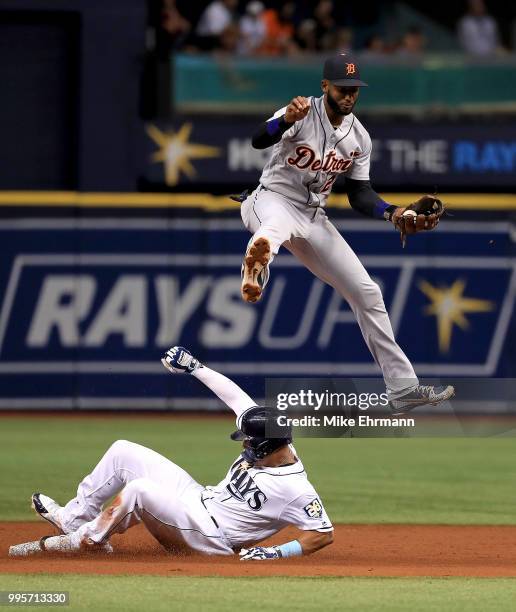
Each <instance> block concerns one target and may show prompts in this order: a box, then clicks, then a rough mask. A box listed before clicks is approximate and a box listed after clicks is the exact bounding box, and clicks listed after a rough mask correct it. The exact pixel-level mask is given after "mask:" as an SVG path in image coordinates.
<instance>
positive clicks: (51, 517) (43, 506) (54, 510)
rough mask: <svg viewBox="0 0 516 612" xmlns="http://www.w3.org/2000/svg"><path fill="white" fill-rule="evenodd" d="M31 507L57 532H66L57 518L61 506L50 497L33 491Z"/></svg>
mask: <svg viewBox="0 0 516 612" xmlns="http://www.w3.org/2000/svg"><path fill="white" fill-rule="evenodd" d="M32 508H33V509H34V510H35V512H36V514H39V516H40V517H41V518H42V519H44V520H45V521H48V522H49V523H50V524H51V525H53V526H54V527H55V528H56V529H57V530H58V531H59V533H66V531H65V529H64V528H63V526H62V525H61V520H60V518H59V511H60V510H61V506H60V505H59V504H58V503H57V502H56V501H54V500H53V499H52V498H51V497H48V496H47V495H43V493H33V494H32Z"/></svg>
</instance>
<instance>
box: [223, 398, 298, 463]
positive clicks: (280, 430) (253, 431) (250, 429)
mask: <svg viewBox="0 0 516 612" xmlns="http://www.w3.org/2000/svg"><path fill="white" fill-rule="evenodd" d="M278 416H279V413H278V412H277V411H276V410H273V409H272V408H267V407H265V406H255V407H254V408H249V409H248V410H246V411H245V412H244V413H242V414H241V415H240V417H239V418H238V421H237V424H238V425H239V427H240V429H237V431H234V432H233V433H232V434H231V439H232V440H245V441H246V442H247V444H246V445H245V449H244V453H243V454H244V457H245V459H246V461H248V462H249V463H254V462H255V461H257V460H258V459H263V458H264V457H266V456H267V455H270V454H271V453H273V452H274V451H275V450H277V449H278V448H281V447H282V446H285V445H286V444H290V443H291V442H292V428H291V427H287V426H280V425H278V423H277V420H276V419H277V417H278Z"/></svg>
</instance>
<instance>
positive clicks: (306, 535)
mask: <svg viewBox="0 0 516 612" xmlns="http://www.w3.org/2000/svg"><path fill="white" fill-rule="evenodd" d="M297 541H298V542H299V543H300V544H301V548H302V549H303V555H311V554H312V553H314V552H316V551H317V550H320V549H321V548H324V547H325V546H329V545H330V544H331V543H332V542H333V530H332V531H303V532H301V533H300V534H299V537H298V538H297Z"/></svg>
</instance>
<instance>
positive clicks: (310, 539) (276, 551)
mask: <svg viewBox="0 0 516 612" xmlns="http://www.w3.org/2000/svg"><path fill="white" fill-rule="evenodd" d="M332 542H333V530H332V531H301V532H300V534H299V537H298V538H297V539H296V540H292V541H291V542H286V543H285V544H280V545H278V546H254V547H253V548H249V549H247V548H242V550H241V551H240V557H241V559H240V560H241V561H266V560H267V559H283V558H286V557H299V556H301V555H311V554H312V553H314V552H316V551H317V550H320V549H321V548H324V547H325V546H328V545H329V544H331V543H332Z"/></svg>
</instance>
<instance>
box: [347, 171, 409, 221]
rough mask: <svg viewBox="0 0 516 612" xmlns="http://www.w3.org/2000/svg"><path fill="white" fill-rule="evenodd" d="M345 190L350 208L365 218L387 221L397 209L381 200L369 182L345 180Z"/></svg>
mask: <svg viewBox="0 0 516 612" xmlns="http://www.w3.org/2000/svg"><path fill="white" fill-rule="evenodd" d="M346 188H347V194H348V200H349V203H350V204H351V207H352V208H354V209H355V210H356V211H358V212H359V213H361V214H362V215H365V216H366V217H372V218H374V219H387V220H389V219H390V215H392V213H393V212H394V210H395V209H396V208H397V207H396V206H394V205H393V204H389V203H388V202H385V201H384V200H382V198H381V197H380V196H379V195H378V194H377V193H376V191H375V190H374V189H373V188H372V187H371V183H370V182H369V181H356V180H354V179H349V178H347V179H346Z"/></svg>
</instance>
